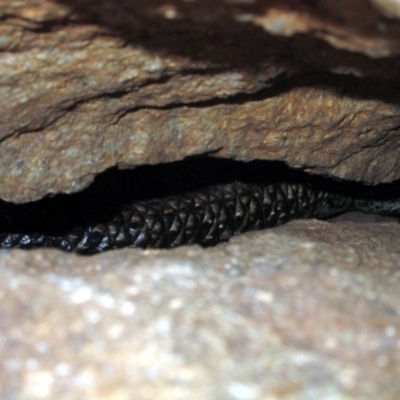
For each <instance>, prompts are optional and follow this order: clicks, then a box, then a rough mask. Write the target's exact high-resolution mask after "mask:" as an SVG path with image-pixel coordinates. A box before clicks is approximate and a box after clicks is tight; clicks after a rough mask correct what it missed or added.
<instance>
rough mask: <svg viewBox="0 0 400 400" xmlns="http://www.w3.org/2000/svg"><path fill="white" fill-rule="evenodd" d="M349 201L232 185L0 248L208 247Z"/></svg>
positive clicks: (304, 191) (8, 236)
mask: <svg viewBox="0 0 400 400" xmlns="http://www.w3.org/2000/svg"><path fill="white" fill-rule="evenodd" d="M353 205H354V200H353V198H351V197H346V196H342V195H339V194H334V193H329V192H328V191H325V190H319V189H316V188H315V187H313V186H312V185H310V184H304V183H274V184H269V185H264V186H262V185H257V184H248V183H240V182H234V183H231V184H223V185H216V186H210V187H208V188H206V189H204V190H201V191H197V192H192V193H186V194H182V195H179V196H170V197H165V198H161V199H154V200H150V201H137V202H134V203H132V204H128V205H127V206H125V207H124V208H123V209H121V210H120V211H119V212H118V213H117V214H116V215H115V216H114V217H112V218H110V220H109V221H107V222H105V223H101V224H88V225H83V226H82V227H79V228H74V229H72V231H71V232H69V233H67V234H65V235H61V236H54V235H50V234H43V233H40V232H37V233H29V234H26V233H25V234H24V233H23V232H21V233H3V234H0V248H25V249H27V248H35V247H55V248H59V249H62V250H65V251H72V252H77V253H80V254H95V253H99V252H102V251H105V250H110V249H115V248H121V247H143V248H147V247H150V248H170V247H175V246H180V245H183V244H193V243H197V244H201V245H203V246H212V245H215V244H217V243H219V242H222V241H227V240H228V239H229V238H230V237H232V236H233V235H236V234H239V233H242V232H247V231H251V230H259V229H264V228H269V227H273V226H276V225H280V224H283V223H285V222H287V221H289V220H291V219H295V218H310V217H313V218H325V217H328V216H330V215H334V214H337V213H340V212H343V211H346V210H348V209H352V208H353Z"/></svg>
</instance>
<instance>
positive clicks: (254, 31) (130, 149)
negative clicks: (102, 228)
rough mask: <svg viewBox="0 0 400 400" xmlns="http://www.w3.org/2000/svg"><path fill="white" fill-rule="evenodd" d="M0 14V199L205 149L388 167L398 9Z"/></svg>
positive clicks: (370, 171)
mask: <svg viewBox="0 0 400 400" xmlns="http://www.w3.org/2000/svg"><path fill="white" fill-rule="evenodd" d="M381 3H382V2H381ZM171 7H172V8H171ZM174 7H175V8H174ZM344 9H346V13H345V14H344V13H343V10H344ZM361 9H362V10H363V12H362V13H361V12H360V10H361ZM174 10H175V11H174ZM366 10H368V12H367V11H366ZM0 15H3V16H5V17H4V21H3V23H2V25H1V27H0V30H1V32H2V35H1V37H2V42H1V43H0V45H1V46H2V55H1V57H0V76H1V77H2V78H0V90H1V92H2V93H3V96H2V99H3V100H2V104H1V107H0V110H1V111H0V118H1V121H2V130H1V132H0V138H1V143H0V180H1V182H2V185H1V187H0V198H3V199H5V200H8V201H15V202H26V201H32V200H36V199H39V198H41V197H43V196H45V195H46V194H54V193H59V192H66V193H71V192H76V191H79V190H81V189H82V188H84V187H85V186H87V185H88V184H90V182H92V180H93V178H94V177H95V176H96V174H98V173H99V172H101V171H104V170H105V169H107V168H109V167H112V166H115V165H119V166H120V167H124V168H126V167H132V166H136V165H140V164H146V163H151V164H154V163H160V162H166V161H173V160H179V159H182V158H184V157H185V156H190V155H194V154H205V153H207V154H208V153H213V154H214V155H216V156H220V157H229V158H235V159H241V160H251V159H255V158H260V159H280V160H282V161H285V162H287V163H288V164H290V165H292V166H295V167H301V168H306V169H309V170H312V172H314V173H323V174H327V175H331V176H336V177H339V178H343V179H353V180H360V181H365V182H368V183H372V184H376V183H378V182H383V181H385V182H388V181H392V180H394V179H399V178H400V170H399V167H398V163H397V160H398V145H397V133H396V132H397V130H398V126H399V105H398V101H397V93H398V85H399V79H398V61H397V58H396V57H397V56H396V54H397V51H398V49H397V47H396V46H395V45H394V44H395V43H397V39H396V40H394V37H396V38H397V36H396V35H397V32H398V30H399V23H398V22H397V21H396V20H395V19H392V20H387V19H386V18H384V17H383V16H382V15H381V14H379V11H378V9H375V8H373V7H372V6H371V7H370V6H368V7H367V8H365V2H364V1H356V0H353V1H351V2H348V3H346V7H345V8H344V7H340V6H334V5H332V4H331V3H330V2H329V1H324V2H322V3H321V5H320V6H319V7H316V6H312V5H308V6H305V5H301V4H300V3H299V4H297V5H296V4H295V3H294V4H292V5H291V6H290V7H289V6H287V7H284V4H283V3H282V4H281V5H280V6H279V7H276V6H272V5H270V4H269V3H268V2H262V1H259V2H229V1H226V2H223V1H216V2H206V3H204V5H200V3H199V2H168V3H166V2H163V1H152V2H147V1H146V2H143V1H135V2H134V1H124V2H122V3H121V2H119V3H118V4H114V3H112V2H111V1H110V0H103V1H100V2H98V1H96V2H93V1H85V2H81V1H79V2H74V1H59V2H55V1H50V0H46V1H42V2H40V3H37V2H36V1H33V0H24V1H18V2H17V1H10V2H8V1H7V2H5V1H3V2H0ZM361 16H362V17H361ZM274 21H275V22H274ZM354 24H356V25H354ZM259 25H262V26H263V28H264V29H265V30H263V29H261V28H260V27H259ZM354 26H357V29H356V30H355V28H354ZM279 27H280V28H279ZM288 27H290V29H289V31H288ZM322 27H325V30H324V29H322ZM379 27H380V28H379ZM180 32H185V33H184V34H180ZM298 32H302V33H303V34H302V35H301V36H299V35H295V34H297V33H298ZM355 32H357V33H355ZM291 35H294V36H293V37H291ZM328 43H330V44H333V45H334V46H333V47H332V46H331V45H329V44H328ZM345 50H351V52H350V51H347V52H346V51H345ZM354 51H357V52H358V53H354ZM383 55H384V56H389V55H390V56H392V57H387V58H380V59H379V60H377V59H376V58H377V57H382V56H383ZM367 56H368V57H370V58H368V57H367ZM372 57H373V58H372ZM344 75H355V76H344ZM165 149H168V151H165ZM321 149H322V150H321Z"/></svg>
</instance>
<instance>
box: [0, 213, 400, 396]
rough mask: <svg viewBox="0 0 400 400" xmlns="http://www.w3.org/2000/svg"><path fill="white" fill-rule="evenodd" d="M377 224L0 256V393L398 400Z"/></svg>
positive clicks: (394, 295)
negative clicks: (355, 230)
mask: <svg viewBox="0 0 400 400" xmlns="http://www.w3.org/2000/svg"><path fill="white" fill-rule="evenodd" d="M385 225H390V226H392V228H393V231H392V233H393V232H396V233H397V237H398V236H399V233H400V232H399V230H400V228H399V227H398V225H395V224H393V223H390V224H373V226H371V227H370V228H369V230H368V231H367V230H365V229H364V230H362V231H360V230H359V234H358V238H357V239H356V240H352V241H349V245H348V246H343V244H339V245H337V244H336V243H337V235H342V236H346V235H347V234H348V232H349V229H350V231H351V230H352V227H351V226H350V227H349V225H348V224H347V223H343V222H341V223H339V222H338V223H335V224H333V223H331V224H330V223H327V222H319V221H315V222H314V221H306V222H304V221H302V222H295V223H292V224H289V225H286V226H285V227H282V228H280V229H281V231H280V232H278V233H276V232H273V231H268V232H262V233H257V234H252V235H251V237H250V238H249V237H247V235H244V236H242V237H237V238H236V239H234V240H233V241H231V242H230V243H228V244H227V245H222V246H219V247H217V248H214V249H209V250H208V251H204V250H202V249H201V248H199V247H197V246H193V247H182V248H179V249H176V250H173V251H141V250H129V249H127V250H123V251H115V252H109V253H107V254H104V255H102V256H95V257H90V258H80V257H76V256H67V255H65V254H62V253H59V252H57V251H37V252H32V253H29V252H22V251H13V252H5V251H3V252H1V253H0V276H1V279H0V286H1V290H0V292H1V296H2V301H1V305H0V312H1V315H2V318H1V319H0V330H1V332H2V338H1V341H0V359H1V362H0V388H1V389H0V395H1V398H4V399H12V398H23V399H82V398H92V399H110V398H113V399H132V398H135V399H168V400H170V399H207V400H212V399H224V400H230V399H232V400H234V399H238V400H244V399H247V400H253V399H285V400H286V399H293V400H294V399H296V400H297V399H306V400H309V399H310V400H311V399H328V398H329V399H341V400H342V399H343V400H344V399H371V400H372V399H373V400H375V399H382V400H386V399H393V400H394V399H397V398H398V397H399V396H400V383H399V380H398V376H399V373H400V338H399V332H400V294H399V290H398V288H399V284H400V267H399V262H398V258H399V253H396V252H395V251H399V250H400V249H399V246H398V243H397V247H394V248H392V249H390V244H394V243H395V240H394V238H393V236H392V235H391V234H389V235H387V234H385V233H384V231H385V229H386V227H385ZM373 228H375V229H377V231H375V232H374V229H373ZM305 230H308V231H313V232H315V233H316V232H322V231H323V232H324V237H323V238H321V237H320V236H319V235H316V237H317V238H316V239H314V238H308V239H304V238H301V237H300V236H302V234H303V233H304V231H305ZM299 232H300V234H299ZM302 232H303V233H302ZM377 233H379V235H381V236H380V239H379V240H380V241H381V242H380V243H378V242H375V243H372V242H371V240H370V235H374V236H375V237H378V235H377ZM296 236H297V237H296ZM351 237H352V236H351ZM249 239H250V243H251V245H249ZM321 239H322V241H320V240H321ZM347 239H348V237H347V236H346V240H347ZM382 244H385V245H386V247H381V245H382Z"/></svg>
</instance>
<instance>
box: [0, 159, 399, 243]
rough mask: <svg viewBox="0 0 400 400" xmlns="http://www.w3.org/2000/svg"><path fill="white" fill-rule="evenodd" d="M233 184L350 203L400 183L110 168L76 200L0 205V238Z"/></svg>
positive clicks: (394, 192) (208, 164) (221, 166)
mask: <svg viewBox="0 0 400 400" xmlns="http://www.w3.org/2000/svg"><path fill="white" fill-rule="evenodd" d="M233 181H240V182H249V183H260V184H267V183H272V182H279V181H281V182H282V181H285V182H299V181H300V182H310V183H312V184H313V185H315V186H316V187H319V188H321V189H325V190H329V191H331V192H335V193H342V194H347V195H350V196H355V197H363V198H365V197H369V198H375V199H390V198H399V197H400V182H396V183H392V184H382V185H378V186H375V187H372V186H366V185H362V184H360V183H354V182H349V181H338V180H334V179H331V178H325V177H321V176H316V175H309V174H306V173H305V172H302V171H300V170H294V169H291V168H289V167H288V166H287V165H285V164H284V163H282V162H277V161H252V162H249V163H244V162H239V161H233V160H227V159H218V158H213V157H194V158H190V159H186V160H183V161H178V162H173V163H168V164H158V165H154V166H140V167H137V168H135V169H134V170H118V169H117V168H112V169H109V170H108V171H105V172H104V173H101V174H99V175H98V176H97V177H96V179H95V181H94V183H93V184H92V185H90V186H89V187H88V188H87V189H85V190H83V191H82V192H79V193H75V194H70V195H66V194H61V195H56V196H54V197H52V198H50V197H47V198H45V199H42V200H39V201H35V202H31V203H26V204H14V203H8V202H4V201H0V232H3V233H5V232H6V233H27V234H28V233H32V232H39V233H45V234H49V235H64V234H66V233H68V232H69V231H70V230H71V229H72V228H74V227H78V226H85V225H86V224H95V223H101V222H105V221H107V220H109V219H110V218H112V217H113V216H114V215H115V214H116V213H117V212H118V211H119V210H121V209H123V208H124V205H126V204H128V203H131V202H134V201H146V200H150V199H154V198H159V197H165V196H170V195H178V194H180V193H185V192H191V191H196V190H199V189H202V188H205V187H207V186H210V185H216V184H220V183H228V182H233Z"/></svg>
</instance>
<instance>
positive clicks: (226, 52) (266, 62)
mask: <svg viewBox="0 0 400 400" xmlns="http://www.w3.org/2000/svg"><path fill="white" fill-rule="evenodd" d="M57 1H58V2H59V3H60V4H64V5H67V6H68V7H69V8H70V9H71V11H72V12H73V13H74V15H75V17H74V18H73V19H72V20H73V22H74V23H94V24H98V25H99V26H102V27H104V28H106V30H107V32H109V33H110V34H112V35H115V36H117V37H120V38H122V39H123V40H124V42H125V43H126V46H131V45H132V46H135V47H142V48H144V49H146V50H148V51H150V52H153V53H156V54H160V55H161V56H162V55H163V54H166V55H171V54H172V55H177V56H183V57H188V58H190V59H192V60H194V61H196V60H201V61H203V62H205V65H207V67H204V70H203V69H202V68H199V69H197V70H196V69H193V70H192V71H191V70H190V69H189V71H186V72H188V73H190V74H193V75H196V74H201V73H205V74H210V73H213V72H212V71H214V73H215V72H218V71H221V72H223V71H243V72H249V73H259V72H260V71H263V70H265V69H267V68H268V66H271V65H276V66H277V67H278V68H280V67H282V68H283V70H285V68H286V67H287V73H283V74H282V75H280V76H279V78H278V79H277V81H275V79H272V80H271V81H269V80H268V82H265V85H271V84H273V85H275V84H276V83H277V84H278V86H279V87H278V89H277V90H281V91H282V90H290V88H291V87H293V86H315V85H324V86H326V87H329V88H332V90H337V91H339V92H340V93H341V94H342V95H343V96H350V97H353V98H357V99H377V100H382V101H385V102H388V103H396V104H398V103H399V96H398V93H399V89H400V82H399V79H398V73H397V71H398V58H397V59H390V58H386V59H380V60H379V62H378V61H376V60H371V59H369V58H368V57H366V56H364V55H362V54H357V53H350V52H345V51H341V50H338V49H335V48H333V47H331V46H329V45H328V44H327V43H325V42H324V41H322V40H319V39H315V38H313V37H310V36H305V35H295V36H293V37H290V38H286V37H279V36H271V35H269V34H268V33H266V32H265V31H264V30H263V29H261V28H260V27H257V26H254V25H252V24H245V23H241V22H236V21H235V17H234V16H233V14H234V13H235V10H239V9H240V10H241V11H242V12H249V13H253V14H262V13H264V12H265V10H266V8H267V7H269V6H274V7H280V2H279V1H278V0H271V1H269V2H267V3H265V2H244V3H243V4H240V3H237V4H236V5H234V4H225V3H224V2H215V1H214V0H204V1H202V2H196V3H195V4H196V7H194V6H193V4H192V2H183V1H169V2H160V1H159V0H152V1H149V0H124V1H121V2H115V1H114V0H100V1H99V0H96V1H95V0H57ZM174 4H176V5H178V7H177V8H178V9H182V10H183V12H184V13H185V15H188V18H183V19H182V20H180V19H179V18H172V19H169V18H165V15H162V12H161V11H160V12H161V14H160V15H157V14H156V15H155V14H154V13H153V11H154V10H155V9H156V8H157V7H156V6H157V5H158V6H160V5H161V6H160V7H159V8H160V10H162V9H163V7H164V6H165V7H167V6H171V5H174ZM310 4H311V5H310ZM310 4H308V5H307V6H306V8H305V10H307V12H314V13H315V15H319V14H320V12H321V10H320V7H319V6H318V5H316V4H314V5H313V3H312V2H311V3H310ZM165 7H164V9H165ZM296 7H301V6H299V5H298V4H297V5H296ZM367 7H370V5H367ZM193 10H195V11H193ZM210 10H213V11H210ZM193 12H196V14H195V15H192V16H190V13H193ZM373 12H376V10H375V11H374V10H373V9H372V8H371V10H370V13H373ZM212 13H215V15H214V16H213V14H212ZM345 14H346V13H344V15H345ZM52 23H54V22H52V21H49V22H47V23H44V24H43V26H42V27H41V28H39V29H43V30H48V31H50V30H51V29H52ZM336 68H340V69H341V70H346V69H347V70H349V71H353V70H354V71H365V74H364V75H365V76H371V78H357V77H355V76H335V75H334V74H329V73H327V72H326V71H327V70H335V69H336ZM289 71H290V72H289ZM378 71H380V73H379V74H378ZM291 74H295V75H298V76H291ZM378 75H379V78H373V76H378ZM254 79H259V78H257V77H256V76H255V77H254ZM266 79H269V78H266ZM286 80H288V82H287V83H285V82H283V81H286ZM389 80H391V82H390V81H389ZM260 87H261V88H262V87H263V85H261V86H260ZM264 87H265V86H264ZM267 89H268V88H266V89H265V90H267ZM263 90H264V89H263ZM275 92H276V91H275ZM249 96H251V95H249ZM247 99H248V97H246V100H247Z"/></svg>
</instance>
